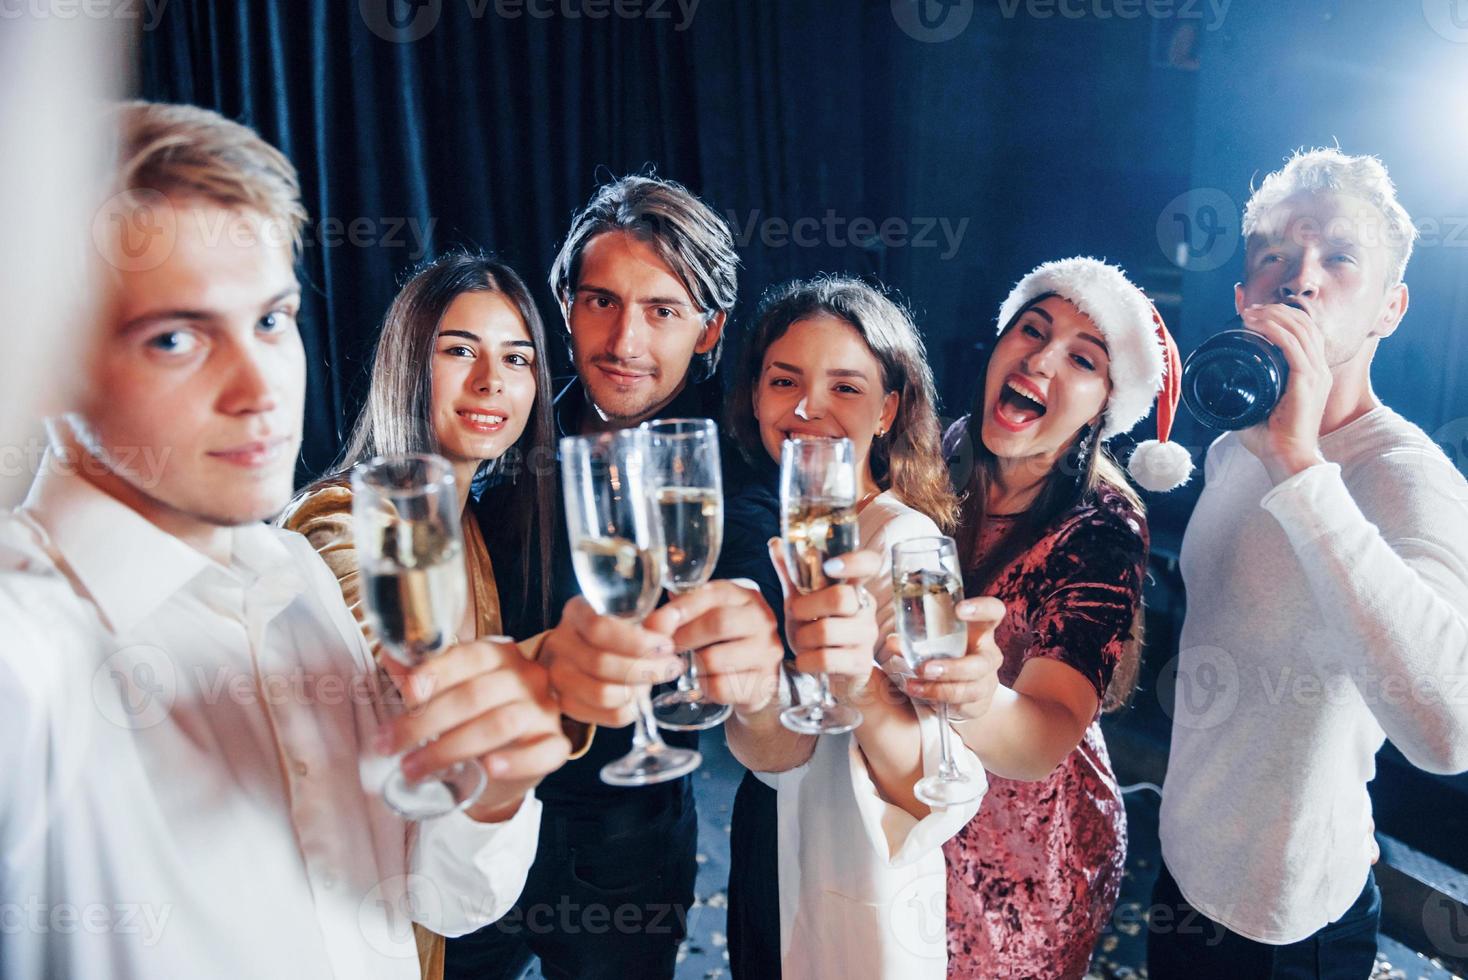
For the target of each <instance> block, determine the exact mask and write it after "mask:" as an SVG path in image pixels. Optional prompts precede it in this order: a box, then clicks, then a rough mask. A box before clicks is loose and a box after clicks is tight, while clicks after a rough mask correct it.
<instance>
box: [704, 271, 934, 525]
mask: <svg viewBox="0 0 1468 980" xmlns="http://www.w3.org/2000/svg"><path fill="white" fill-rule="evenodd" d="M822 314H825V315H829V316H833V317H835V318H836V319H838V320H841V321H843V322H845V323H847V324H849V325H850V326H851V327H852V329H854V330H855V331H856V332H857V333H858V334H860V335H861V338H862V340H864V341H865V342H866V345H867V349H868V350H870V351H871V352H872V356H873V357H875V358H876V359H877V363H878V364H880V365H881V367H882V389H883V391H885V392H896V393H897V398H898V402H897V417H896V418H895V419H893V420H892V425H891V427H890V428H889V429H888V430H887V433H886V434H885V435H883V436H879V437H878V438H876V439H873V440H872V449H871V467H872V476H873V478H874V479H875V480H876V481H877V485H878V486H879V487H881V488H882V489H884V490H891V491H892V492H893V493H894V494H896V495H897V497H898V499H900V500H901V501H902V502H903V503H905V504H907V506H909V507H911V508H913V509H914V510H917V511H921V512H922V513H924V514H927V515H928V516H929V517H931V518H932V519H933V521H934V522H935V523H936V524H937V525H938V526H939V527H940V528H942V529H943V530H944V531H945V532H947V531H950V530H952V529H953V526H954V522H955V521H956V519H957V517H958V500H957V498H956V497H955V496H954V495H953V488H952V486H951V484H950V483H949V478H948V470H947V468H946V467H945V465H944V463H943V454H942V451H941V447H940V442H941V433H940V431H939V428H938V408H937V405H938V396H937V393H936V390H935V389H934V386H933V371H932V369H931V368H930V367H928V358H927V351H926V349H925V348H924V346H923V339H922V337H921V336H920V335H919V334H918V331H917V327H915V326H914V325H913V322H912V317H911V316H910V315H909V314H908V312H907V310H906V309H905V308H904V307H903V306H901V305H899V304H898V303H897V302H895V301H894V300H893V299H892V298H891V297H890V296H888V295H887V293H886V292H884V291H883V290H881V289H878V288H877V287H875V286H871V285H869V284H867V283H865V282H862V281H861V280H860V279H853V278H850V277H848V276H819V277H817V278H815V279H805V280H797V281H795V282H790V283H786V284H785V285H783V286H780V287H777V288H776V289H774V290H773V291H771V292H770V293H769V294H767V295H766V296H765V298H764V300H763V301H762V302H761V303H760V308H759V311H758V313H757V314H756V315H755V325H754V331H753V333H752V334H751V335H750V337H749V340H748V344H747V346H746V347H745V350H744V356H743V358H742V359H741V361H740V367H739V371H738V372H737V373H736V375H735V377H734V386H733V388H732V389H730V392H729V412H728V419H729V426H730V430H731V434H732V435H733V436H734V439H735V440H736V441H737V442H738V444H739V446H740V448H741V449H742V450H743V452H744V454H745V456H746V457H748V458H749V459H750V460H751V461H752V462H753V461H756V460H758V459H759V458H760V457H762V456H764V455H765V447H764V444H763V443H762V442H761V441H760V435H759V423H758V422H756V421H755V417H754V388H755V385H757V384H758V383H759V379H760V375H761V374H762V373H763V372H764V358H765V352H766V351H767V350H769V348H770V345H771V344H773V343H774V342H775V341H777V340H779V339H780V338H781V337H783V336H784V335H785V332H786V331H787V330H789V329H790V328H791V326H793V325H794V324H796V323H798V322H799V321H801V320H807V319H810V318H811V317H814V316H820V315H822Z"/></svg>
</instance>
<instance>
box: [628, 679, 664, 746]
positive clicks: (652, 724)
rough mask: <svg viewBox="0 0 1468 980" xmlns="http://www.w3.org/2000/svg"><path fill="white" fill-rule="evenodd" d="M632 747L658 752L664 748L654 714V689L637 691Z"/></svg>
mask: <svg viewBox="0 0 1468 980" xmlns="http://www.w3.org/2000/svg"><path fill="white" fill-rule="evenodd" d="M632 746H633V748H635V749H646V750H648V751H651V752H656V751H658V750H659V749H661V748H662V747H663V738H662V736H661V735H659V734H658V723H657V719H656V718H655V717H654V716H653V713H652V688H650V687H639V688H638V689H637V718H636V719H635V720H634V721H633V723H632Z"/></svg>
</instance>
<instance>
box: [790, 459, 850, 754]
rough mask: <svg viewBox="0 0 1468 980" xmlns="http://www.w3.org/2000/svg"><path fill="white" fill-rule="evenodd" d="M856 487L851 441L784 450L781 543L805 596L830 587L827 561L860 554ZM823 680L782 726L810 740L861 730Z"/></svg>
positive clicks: (822, 678)
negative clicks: (814, 695)
mask: <svg viewBox="0 0 1468 980" xmlns="http://www.w3.org/2000/svg"><path fill="white" fill-rule="evenodd" d="M856 488H857V482H856V463H855V449H854V448H853V446H852V444H851V440H850V439H787V440H785V442H784V444H783V445H782V446H781V447H780V538H781V542H782V544H783V546H784V549H785V568H786V570H787V571H789V573H790V579H791V582H792V584H794V586H795V588H797V589H798V590H800V591H801V592H805V593H808V592H815V591H816V590H818V589H824V588H825V587H826V586H828V585H830V584H831V583H830V579H829V578H827V576H826V571H825V564H826V560H827V559H830V558H835V557H836V556H837V555H844V554H846V553H847V552H851V551H855V550H856V549H857V547H858V537H859V535H858V532H857V527H856V496H857V493H856ZM819 681H820V698H819V699H818V700H817V701H816V702H815V703H814V704H798V705H795V706H793V707H790V708H786V709H785V710H784V711H783V712H781V713H780V721H781V723H782V724H784V726H785V727H786V728H788V729H790V730H791V731H795V732H800V733H802V734H805V735H835V734H839V733H841V732H849V731H851V730H852V729H853V728H856V727H857V726H859V725H860V724H861V712H860V711H858V710H857V709H856V708H853V707H851V706H850V705H845V704H839V703H838V702H837V701H836V698H835V697H834V696H833V695H832V694H831V682H830V679H829V678H828V677H827V676H826V675H825V674H820V675H819Z"/></svg>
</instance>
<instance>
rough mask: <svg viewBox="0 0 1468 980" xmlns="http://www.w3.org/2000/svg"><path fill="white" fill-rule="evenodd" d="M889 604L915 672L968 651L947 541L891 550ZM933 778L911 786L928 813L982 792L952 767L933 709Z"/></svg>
mask: <svg viewBox="0 0 1468 980" xmlns="http://www.w3.org/2000/svg"><path fill="white" fill-rule="evenodd" d="M892 599H893V602H895V603H896V605H897V610H896V611H897V638H898V640H899V642H900V643H901V644H902V653H903V656H905V657H906V658H907V661H908V663H910V664H911V665H912V669H913V670H919V669H920V668H921V667H922V665H923V664H924V663H926V662H927V661H929V660H933V659H943V660H953V659H956V658H958V657H962V656H963V655H964V653H965V652H966V651H967V649H968V626H967V625H965V623H964V622H963V620H961V619H959V618H958V604H959V603H960V602H962V601H963V576H962V575H960V574H959V571H958V549H957V547H956V546H955V545H954V543H953V539H952V538H948V537H935V538H911V539H909V540H907V541H899V542H898V543H897V544H895V545H893V546H892ZM938 722H939V728H938V739H939V745H940V746H941V748H942V757H941V760H940V762H939V764H938V772H937V774H935V775H932V776H925V777H924V778H922V779H920V780H918V782H917V784H916V785H915V786H913V793H914V795H915V796H917V798H918V799H920V800H922V801H923V802H924V803H926V804H928V805H929V806H932V807H939V808H942V807H948V806H957V805H959V804H962V803H968V802H971V801H973V800H976V799H978V798H979V796H980V795H981V794H982V793H983V790H984V788H983V786H982V785H980V784H979V783H978V782H977V781H976V780H974V779H973V778H971V777H970V776H968V775H966V774H965V773H964V772H963V771H962V770H961V769H959V768H958V765H957V763H955V762H954V761H953V747H952V742H951V740H952V732H951V731H950V719H949V716H948V705H947V704H946V703H940V704H939V705H938Z"/></svg>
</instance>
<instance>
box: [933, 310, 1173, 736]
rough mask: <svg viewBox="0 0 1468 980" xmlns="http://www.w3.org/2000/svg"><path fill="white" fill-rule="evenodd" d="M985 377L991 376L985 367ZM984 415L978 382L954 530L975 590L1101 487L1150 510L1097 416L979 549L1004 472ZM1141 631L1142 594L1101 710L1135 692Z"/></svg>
mask: <svg viewBox="0 0 1468 980" xmlns="http://www.w3.org/2000/svg"><path fill="white" fill-rule="evenodd" d="M1054 295H1055V294H1054V293H1046V294H1045V295H1043V296H1037V297H1036V298H1035V299H1033V300H1031V301H1030V302H1029V303H1028V304H1026V305H1025V306H1024V307H1023V308H1022V309H1020V310H1019V312H1017V313H1016V314H1015V315H1014V316H1013V317H1012V318H1011V319H1010V321H1009V322H1008V323H1006V324H1005V325H1004V330H1003V331H1002V332H1001V334H1000V336H1001V337H1002V336H1004V334H1007V333H1009V331H1010V330H1012V329H1013V328H1014V325H1015V323H1017V322H1018V321H1019V319H1020V317H1022V316H1024V314H1025V313H1026V312H1028V311H1029V310H1030V309H1032V308H1033V307H1035V306H1036V305H1038V304H1039V303H1041V302H1042V301H1044V300H1046V299H1049V298H1051V297H1052V296H1054ZM996 346H997V345H996ZM991 356H992V351H991ZM980 377H981V378H984V377H987V370H986V371H985V372H984V373H983V374H981V375H980ZM983 415H984V385H983V384H980V385H979V391H978V394H977V395H976V396H975V398H974V407H973V411H972V413H971V414H970V415H969V423H968V432H967V438H968V439H969V442H970V447H969V448H970V449H971V450H972V452H973V470H972V472H971V474H970V475H969V478H968V482H967V483H966V484H965V485H964V487H963V492H962V498H961V501H960V503H959V515H958V533H957V535H956V539H957V543H958V556H959V561H960V562H961V563H962V565H963V567H964V569H966V574H965V578H966V579H967V583H966V584H967V585H968V591H969V593H970V594H973V595H978V594H983V593H987V592H988V590H989V589H990V588H991V587H992V586H993V585H994V582H995V579H996V578H997V577H998V575H999V573H1000V572H1002V571H1004V569H1006V568H1007V567H1009V564H1010V563H1011V562H1013V561H1014V560H1015V559H1016V558H1018V557H1019V556H1020V555H1022V554H1023V553H1024V552H1025V551H1026V550H1027V549H1029V548H1030V547H1031V546H1033V545H1034V544H1035V542H1037V541H1039V540H1040V539H1041V538H1042V537H1044V536H1045V534H1046V533H1047V532H1049V531H1050V530H1051V529H1052V528H1053V527H1054V526H1055V524H1056V522H1057V521H1059V520H1060V519H1061V518H1062V517H1063V516H1064V515H1065V514H1067V513H1069V512H1070V511H1072V510H1074V509H1075V508H1077V507H1079V506H1081V505H1082V504H1086V503H1094V502H1096V501H1097V499H1098V498H1099V497H1100V496H1101V495H1102V494H1105V493H1114V494H1118V495H1120V496H1121V497H1122V498H1123V499H1124V500H1125V501H1126V502H1127V504H1128V505H1129V506H1130V507H1131V508H1132V509H1133V510H1135V511H1136V513H1137V514H1138V516H1141V515H1143V514H1145V512H1146V507H1145V505H1144V504H1143V503H1142V498H1141V497H1140V496H1138V494H1137V492H1136V490H1134V489H1133V488H1132V485H1131V483H1130V482H1129V481H1128V480H1127V478H1126V473H1125V472H1124V471H1123V470H1122V468H1121V466H1120V465H1119V464H1118V463H1117V462H1116V460H1115V459H1113V458H1112V456H1111V453H1110V452H1109V451H1108V450H1107V448H1106V445H1105V444H1104V443H1103V442H1102V441H1101V428H1102V424H1101V423H1100V421H1099V420H1098V422H1097V423H1096V424H1091V425H1086V426H1084V427H1082V428H1081V430H1080V431H1079V432H1077V433H1076V437H1075V440H1074V441H1073V442H1072V443H1071V445H1070V447H1069V448H1068V449H1067V450H1066V452H1065V454H1064V455H1063V456H1062V457H1061V460H1060V462H1059V463H1058V464H1057V465H1056V466H1054V467H1052V468H1051V470H1050V472H1049V473H1048V474H1047V475H1046V476H1045V477H1044V479H1043V481H1042V482H1041V484H1040V492H1039V494H1038V495H1037V496H1036V497H1035V499H1034V501H1033V502H1032V503H1031V504H1030V506H1029V507H1028V508H1027V509H1026V510H1025V511H1024V513H1023V514H1019V515H1014V517H1013V520H1012V521H1011V522H1009V529H1008V530H1007V531H1006V532H1005V534H1004V536H1003V537H1001V538H1000V539H999V540H998V541H997V542H996V543H995V545H994V547H993V548H991V549H990V551H989V553H988V554H985V555H982V556H980V555H979V554H978V549H979V540H980V537H981V535H982V533H983V529H984V522H985V521H986V520H987V519H988V518H989V517H990V516H991V515H990V514H989V490H990V488H992V487H993V486H994V483H995V481H996V480H997V479H998V477H999V458H998V457H997V456H995V455H994V453H993V452H991V451H990V450H989V447H988V446H986V445H984V439H983V435H982V432H981V430H980V428H979V424H980V420H981V419H982V418H983ZM1078 463H1079V465H1078ZM975 559H977V561H976V560H975ZM1142 639H1143V611H1142V605H1141V603H1140V602H1139V603H1138V604H1137V613H1136V616H1135V617H1134V618H1133V621H1132V629H1131V636H1130V637H1129V638H1128V640H1127V643H1126V645H1125V648H1124V649H1123V652H1122V656H1121V660H1120V662H1118V663H1117V665H1116V668H1115V670H1113V671H1112V675H1111V683H1110V684H1109V685H1108V686H1107V688H1106V695H1105V697H1104V698H1102V708H1103V710H1106V711H1114V710H1116V709H1118V708H1121V707H1123V706H1124V705H1125V704H1126V703H1127V701H1128V699H1130V697H1131V694H1132V690H1133V688H1135V686H1136V680H1137V669H1138V667H1139V666H1140V663H1141V650H1142Z"/></svg>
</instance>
